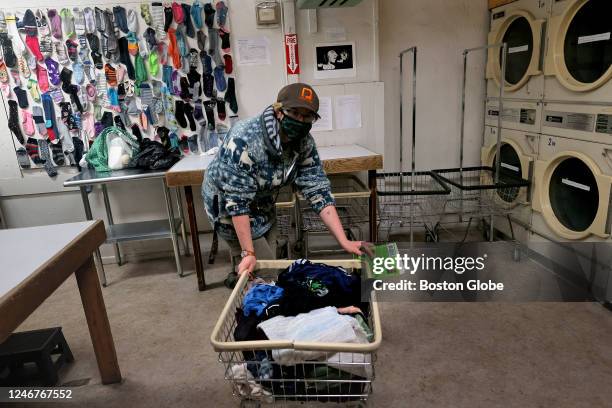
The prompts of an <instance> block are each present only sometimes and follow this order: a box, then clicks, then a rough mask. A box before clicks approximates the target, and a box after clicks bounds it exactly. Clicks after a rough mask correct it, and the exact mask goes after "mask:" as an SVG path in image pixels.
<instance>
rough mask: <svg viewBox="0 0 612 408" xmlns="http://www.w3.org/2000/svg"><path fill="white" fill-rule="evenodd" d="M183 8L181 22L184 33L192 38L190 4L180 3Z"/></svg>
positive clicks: (193, 33)
mask: <svg viewBox="0 0 612 408" xmlns="http://www.w3.org/2000/svg"><path fill="white" fill-rule="evenodd" d="M181 7H182V8H183V24H184V26H185V34H187V37H189V38H194V37H195V29H194V28H193V23H192V22H191V6H190V5H189V4H187V3H183V4H181Z"/></svg>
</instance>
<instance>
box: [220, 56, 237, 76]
mask: <svg viewBox="0 0 612 408" xmlns="http://www.w3.org/2000/svg"><path fill="white" fill-rule="evenodd" d="M223 65H224V66H225V73H226V74H228V75H229V74H231V73H232V71H233V70H234V64H233V62H232V56H231V55H229V54H225V55H224V56H223Z"/></svg>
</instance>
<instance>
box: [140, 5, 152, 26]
mask: <svg viewBox="0 0 612 408" xmlns="http://www.w3.org/2000/svg"><path fill="white" fill-rule="evenodd" d="M140 16H141V17H142V18H143V19H144V21H145V23H146V24H147V25H148V26H149V27H152V26H153V19H152V17H151V10H150V9H149V5H148V4H147V3H141V4H140Z"/></svg>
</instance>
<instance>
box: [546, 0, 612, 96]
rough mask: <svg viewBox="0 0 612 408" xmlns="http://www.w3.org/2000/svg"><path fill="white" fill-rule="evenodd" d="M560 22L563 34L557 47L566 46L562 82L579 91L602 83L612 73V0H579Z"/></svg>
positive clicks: (559, 49) (564, 47) (563, 50)
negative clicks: (564, 71)
mask: <svg viewBox="0 0 612 408" xmlns="http://www.w3.org/2000/svg"><path fill="white" fill-rule="evenodd" d="M576 8H577V9H576ZM561 24H562V25H561V34H562V35H563V34H564V37H563V38H562V39H559V40H561V41H559V40H558V43H557V44H556V49H557V51H561V47H563V48H562V52H563V58H562V59H561V61H562V64H563V65H565V67H564V68H565V69H564V70H566V73H565V74H566V75H562V78H561V82H562V83H564V85H565V86H566V87H568V88H570V89H572V90H576V91H588V90H592V89H595V88H597V87H599V86H601V85H603V84H604V83H605V82H606V81H608V80H609V79H610V77H611V76H612V1H610V0H577V2H576V3H575V6H574V7H569V8H568V11H567V14H566V15H565V16H564V18H563V21H562V23H561ZM561 61H560V62H561ZM562 68H563V67H562ZM562 70H563V69H562ZM564 76H565V78H563V77H564ZM564 79H565V81H564Z"/></svg>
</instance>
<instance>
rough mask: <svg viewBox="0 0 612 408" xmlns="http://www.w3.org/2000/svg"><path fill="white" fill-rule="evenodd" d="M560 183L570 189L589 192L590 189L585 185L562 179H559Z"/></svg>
mask: <svg viewBox="0 0 612 408" xmlns="http://www.w3.org/2000/svg"><path fill="white" fill-rule="evenodd" d="M561 183H563V184H565V185H568V186H570V187H574V188H579V189H580V190H584V191H591V187H589V186H587V185H586V184H582V183H577V182H575V181H572V180H570V179H566V178H563V179H561Z"/></svg>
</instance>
